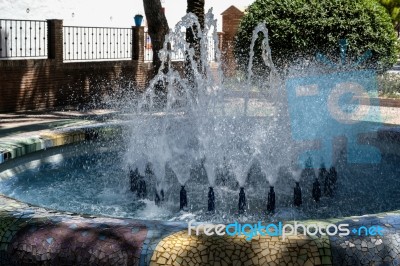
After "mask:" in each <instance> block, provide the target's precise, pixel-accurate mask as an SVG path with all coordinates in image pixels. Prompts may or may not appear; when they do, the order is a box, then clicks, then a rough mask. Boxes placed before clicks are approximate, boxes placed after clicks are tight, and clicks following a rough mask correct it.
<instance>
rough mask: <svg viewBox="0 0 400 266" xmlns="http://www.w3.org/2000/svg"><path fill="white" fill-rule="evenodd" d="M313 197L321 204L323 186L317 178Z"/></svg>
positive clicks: (313, 188)
mask: <svg viewBox="0 0 400 266" xmlns="http://www.w3.org/2000/svg"><path fill="white" fill-rule="evenodd" d="M312 197H313V199H314V200H315V202H319V199H320V198H321V184H320V183H319V181H318V179H317V178H316V179H315V181H314V183H313V187H312Z"/></svg>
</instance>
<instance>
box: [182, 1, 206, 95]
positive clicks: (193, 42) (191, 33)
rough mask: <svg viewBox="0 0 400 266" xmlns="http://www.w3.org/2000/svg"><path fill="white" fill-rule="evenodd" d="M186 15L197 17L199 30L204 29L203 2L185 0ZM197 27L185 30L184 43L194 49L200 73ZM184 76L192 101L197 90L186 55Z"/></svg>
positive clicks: (192, 71)
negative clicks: (190, 14)
mask: <svg viewBox="0 0 400 266" xmlns="http://www.w3.org/2000/svg"><path fill="white" fill-rule="evenodd" d="M186 12H187V13H190V12H191V13H193V14H195V15H196V16H197V18H198V20H199V24H200V27H201V29H200V30H203V29H204V0H187V10H186ZM198 30H199V29H197V26H196V25H193V30H192V29H191V28H188V29H187V30H186V41H187V42H188V43H189V46H190V47H191V48H193V49H194V60H196V62H197V66H198V70H199V71H201V69H202V63H201V58H200V39H199V38H197V33H198ZM185 76H186V78H187V79H188V81H189V85H190V86H191V91H192V97H193V98H194V99H196V98H197V96H198V88H197V87H196V85H195V76H194V70H193V69H192V66H191V64H190V61H189V55H188V54H186V60H185Z"/></svg>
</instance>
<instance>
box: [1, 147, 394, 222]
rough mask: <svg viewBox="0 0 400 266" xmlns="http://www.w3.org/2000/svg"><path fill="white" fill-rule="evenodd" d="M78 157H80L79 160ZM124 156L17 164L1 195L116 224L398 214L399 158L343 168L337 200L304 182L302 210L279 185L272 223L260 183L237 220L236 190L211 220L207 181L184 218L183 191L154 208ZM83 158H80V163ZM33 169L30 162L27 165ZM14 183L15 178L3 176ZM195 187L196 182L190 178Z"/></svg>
mask: <svg viewBox="0 0 400 266" xmlns="http://www.w3.org/2000/svg"><path fill="white" fill-rule="evenodd" d="M78 151H79V152H78ZM125 152H126V151H125V150H124V149H123V148H122V147H120V146H119V145H116V144H110V143H103V144H94V143H91V144H88V145H78V146H71V147H68V148H66V149H59V150H52V151H51V153H50V154H46V153H42V154H41V155H40V156H36V157H37V158H35V157H32V158H31V159H29V160H27V159H24V160H25V162H22V163H21V164H19V165H18V164H17V163H18V162H17V161H16V162H14V163H13V164H14V165H12V166H13V167H11V168H12V169H16V170H15V171H14V172H13V173H10V171H8V172H4V171H3V172H1V171H0V177H2V178H3V180H2V181H0V193H2V194H5V195H7V196H9V197H12V198H15V199H18V200H21V201H23V202H28V203H31V204H34V205H37V206H41V207H47V208H51V209H56V210H62V211H69V212H75V213H85V214H93V215H105V216H113V217H129V218H137V219H156V220H189V219H193V218H195V219H196V220H198V221H200V220H204V221H205V220H207V221H226V222H230V221H233V220H235V219H238V218H239V219H240V220H258V219H268V220H279V219H286V220H287V219H306V218H329V217H337V216H350V215H362V214H367V213H377V212H383V211H390V210H396V209H400V197H398V191H399V190H400V178H399V177H400V168H399V167H398V165H399V162H400V158H399V157H396V156H394V155H390V156H389V155H387V156H383V161H382V163H381V164H380V165H368V166H367V165H362V166H360V165H359V166H356V165H348V166H346V167H342V168H339V169H338V171H339V178H338V183H337V186H338V189H337V190H336V191H335V195H334V197H333V198H328V197H322V199H321V202H320V203H319V204H316V203H315V202H313V201H312V199H311V187H309V186H308V185H307V184H308V183H309V182H306V181H304V180H303V181H300V184H301V186H302V191H303V205H302V206H301V207H300V208H295V207H293V206H292V199H293V196H292V193H293V187H294V181H293V180H291V179H290V178H284V177H281V181H278V182H277V184H276V186H275V190H276V195H277V211H276V214H275V215H273V216H271V215H266V214H265V209H266V197H267V191H268V189H269V188H268V187H269V186H268V183H267V182H266V180H265V178H264V177H263V176H261V175H260V176H257V175H256V176H254V177H253V182H252V185H249V186H247V187H246V188H245V191H246V196H247V202H248V212H247V215H244V216H240V217H238V215H237V201H238V191H239V188H238V187H236V186H235V184H234V183H235V182H233V183H232V184H233V185H229V186H217V187H215V188H214V191H215V197H216V208H217V212H216V213H215V214H208V213H207V212H206V208H207V192H208V184H207V181H206V180H207V179H206V178H203V179H202V178H201V177H197V179H195V180H191V181H189V183H188V184H187V185H186V189H187V192H188V198H189V210H188V211H187V212H180V211H179V189H180V185H179V184H178V182H177V181H176V182H175V187H174V188H171V189H170V190H166V193H165V194H166V201H165V202H164V203H163V204H162V206H156V205H155V204H154V189H153V188H152V187H151V186H152V185H151V184H152V182H153V181H149V183H148V197H147V199H144V200H139V199H138V198H137V197H136V195H135V194H134V193H132V192H130V191H129V178H128V172H127V166H126V164H125V162H124V160H123V159H122V157H123V155H124V154H125ZM78 154H79V155H78ZM28 161H29V162H28ZM7 175H11V176H12V177H11V178H5V176H7ZM192 179H193V178H192Z"/></svg>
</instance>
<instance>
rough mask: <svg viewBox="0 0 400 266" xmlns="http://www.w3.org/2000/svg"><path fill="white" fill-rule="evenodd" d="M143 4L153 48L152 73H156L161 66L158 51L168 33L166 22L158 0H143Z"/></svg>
mask: <svg viewBox="0 0 400 266" xmlns="http://www.w3.org/2000/svg"><path fill="white" fill-rule="evenodd" d="M143 6H144V12H145V14H146V19H147V26H148V33H149V35H150V38H151V44H152V49H153V67H154V73H157V71H158V69H159V68H160V66H161V60H160V57H159V55H158V52H159V51H160V50H161V49H162V48H163V44H164V40H165V35H167V34H168V31H169V27H168V22H167V19H166V18H165V14H164V13H163V12H162V6H161V1H160V0H143Z"/></svg>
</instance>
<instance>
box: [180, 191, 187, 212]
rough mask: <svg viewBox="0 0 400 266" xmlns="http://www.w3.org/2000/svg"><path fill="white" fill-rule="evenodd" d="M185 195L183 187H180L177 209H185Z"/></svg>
mask: <svg viewBox="0 0 400 266" xmlns="http://www.w3.org/2000/svg"><path fill="white" fill-rule="evenodd" d="M187 202H188V201H187V193H186V190H185V186H181V192H180V204H179V209H180V210H183V209H186V208H187Z"/></svg>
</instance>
